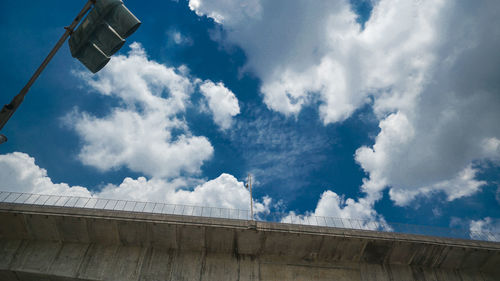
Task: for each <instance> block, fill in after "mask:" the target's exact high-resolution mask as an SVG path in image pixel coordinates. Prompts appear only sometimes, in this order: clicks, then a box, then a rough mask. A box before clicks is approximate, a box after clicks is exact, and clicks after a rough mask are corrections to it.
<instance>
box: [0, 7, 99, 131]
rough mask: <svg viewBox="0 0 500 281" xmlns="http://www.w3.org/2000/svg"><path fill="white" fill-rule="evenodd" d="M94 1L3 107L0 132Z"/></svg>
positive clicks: (0, 115)
mask: <svg viewBox="0 0 500 281" xmlns="http://www.w3.org/2000/svg"><path fill="white" fill-rule="evenodd" d="M95 1H96V0H89V1H88V2H87V4H85V6H84V7H83V9H82V10H81V11H80V13H78V16H76V18H75V19H74V20H73V22H72V23H71V25H70V26H67V27H65V28H64V29H66V32H64V34H63V36H62V37H61V38H60V39H59V41H57V43H56V45H55V46H54V48H53V49H52V51H50V53H49V55H48V56H47V57H46V58H45V60H44V61H43V62H42V64H41V65H40V66H39V67H38V69H37V70H36V71H35V74H33V76H31V79H30V80H29V81H28V83H27V84H26V85H25V86H24V87H23V88H22V90H21V91H20V92H19V94H17V96H15V97H14V98H13V99H12V101H11V102H10V103H9V104H6V105H4V107H3V108H2V111H0V130H1V129H2V128H3V126H5V124H6V123H7V121H9V119H10V117H11V116H12V114H14V112H15V111H16V109H17V108H18V107H19V106H20V105H21V103H22V102H23V100H24V97H25V96H26V94H27V93H28V91H29V89H30V88H31V86H32V85H33V83H35V81H36V79H37V78H38V76H40V74H41V73H42V71H43V70H44V69H45V67H46V66H47V65H48V64H49V62H50V60H52V58H53V57H54V55H55V54H56V53H57V51H58V50H59V49H60V48H61V46H62V45H63V44H64V42H65V41H66V39H68V37H69V36H70V35H71V33H72V32H73V30H74V29H75V27H76V26H77V25H78V23H79V22H80V21H81V19H82V18H83V16H84V15H85V14H86V13H87V12H88V11H89V10H90V9H91V8H92V5H93V4H94V3H95Z"/></svg>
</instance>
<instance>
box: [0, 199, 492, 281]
mask: <svg viewBox="0 0 500 281" xmlns="http://www.w3.org/2000/svg"><path fill="white" fill-rule="evenodd" d="M47 200H48V199H47ZM68 200H69V199H68ZM115 201H116V200H115ZM26 202H29V201H28V200H25V201H24V203H12V202H10V203H9V202H2V203H0V280H5V281H10V280H16V281H18V280H22V281H24V280H30V281H31V280H57V281H59V280H64V281H70V280H120V281H122V280H123V281H126V280H147V281H153V280H155V281H159V280H186V281H188V280H189V281H192V280H217V281H225V280H227V281H229V280H231V281H232V280H239V281H245V280H255V281H257V280H259V281H268V280H269V281H271V280H272V281H278V280H280V281H281V280H283V281H285V280H286V281H288V280H297V281H298V280H304V281H305V280H307V281H311V280H359V281H364V280H419V281H420V280H450V281H451V280H463V281H466V280H481V281H483V280H484V281H493V280H500V243H498V242H491V241H478V240H470V239H457V238H446V237H437V236H426V235H417V234H403V233H394V232H384V231H376V230H365V229H348V228H339V227H325V226H311V225H297V224H286V223H273V222H263V221H252V220H248V219H237V218H230V216H228V217H229V218H228V217H225V218H222V217H203V216H198V215H176V214H167V213H163V212H144V211H142V212H138V211H126V210H124V209H125V208H121V210H116V205H117V204H118V203H116V204H115V206H114V207H113V208H107V207H106V206H104V207H102V208H88V207H86V206H79V207H75V206H76V205H77V204H72V207H67V205H68V204H67V202H69V201H65V202H66V203H64V204H59V205H57V204H38V203H36V202H35V203H33V202H31V203H26ZM124 202H126V201H124ZM45 203H47V201H46V202H45ZM144 204H146V203H144ZM106 205H107V204H106ZM136 205H137V204H136ZM155 207H156V206H155ZM134 208H135V206H134ZM141 208H142V206H141ZM145 208H146V205H145V206H144V209H145ZM113 209H114V210H113ZM144 209H143V210H144ZM154 209H155V208H154V207H153V210H154Z"/></svg>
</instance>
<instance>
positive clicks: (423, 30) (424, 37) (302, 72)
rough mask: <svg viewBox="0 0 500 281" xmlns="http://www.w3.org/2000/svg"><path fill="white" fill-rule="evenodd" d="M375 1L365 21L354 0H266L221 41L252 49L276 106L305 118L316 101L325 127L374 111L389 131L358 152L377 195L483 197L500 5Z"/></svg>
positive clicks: (267, 96) (254, 65)
mask: <svg viewBox="0 0 500 281" xmlns="http://www.w3.org/2000/svg"><path fill="white" fill-rule="evenodd" d="M193 2H196V1H193ZM222 2H224V1H211V4H210V5H207V6H204V8H203V9H204V10H203V12H200V13H202V14H204V15H209V16H210V13H211V12H215V13H217V11H218V10H217V9H215V7H216V6H217V5H218V4H216V3H219V4H220V3H222ZM372 3H373V4H374V7H373V11H372V14H371V16H370V19H369V20H368V21H367V22H366V23H365V25H364V28H362V27H361V25H360V24H359V23H358V22H357V21H356V19H357V16H356V14H355V13H354V12H353V11H352V9H351V7H350V5H349V2H348V1H322V2H320V3H315V5H310V4H309V3H307V2H305V1H286V3H285V1H264V0H262V1H260V7H261V11H260V14H259V15H260V16H259V17H246V16H241V14H239V13H237V12H236V13H234V15H235V16H239V19H238V20H235V19H231V20H230V21H223V20H220V21H218V22H219V23H221V25H222V28H224V30H225V32H226V33H227V36H225V37H221V38H225V39H224V40H227V41H229V42H231V43H234V44H237V45H239V46H240V47H241V48H243V49H244V51H245V53H246V54H247V57H248V63H247V65H246V67H245V69H246V70H248V71H253V72H254V73H255V74H257V75H258V76H259V78H260V79H261V80H262V87H261V92H262V94H263V98H264V102H265V103H266V105H267V106H268V107H269V108H271V109H273V110H275V111H278V112H281V113H283V114H285V115H287V116H298V113H299V112H300V111H301V110H302V108H303V107H304V106H306V105H316V104H318V111H319V117H320V118H321V120H323V122H324V123H325V125H327V124H330V123H335V122H342V121H343V120H345V119H347V118H349V117H350V116H351V115H352V114H353V113H354V112H355V111H356V109H359V108H360V107H361V106H363V105H364V104H366V103H369V104H371V105H372V106H373V110H374V112H375V114H376V116H377V118H378V119H379V122H380V124H379V126H380V129H381V130H380V133H379V135H378V136H377V137H376V139H375V143H374V145H373V146H371V147H361V148H360V149H359V150H358V151H356V154H355V158H356V161H357V162H358V163H359V164H360V165H361V167H362V168H363V169H364V171H365V172H366V173H367V174H368V177H367V179H365V181H364V183H363V187H362V189H363V191H365V192H366V193H367V194H368V195H367V199H368V200H378V199H379V198H380V191H382V190H383V189H384V188H387V187H389V188H391V191H390V195H391V198H392V199H393V200H394V201H395V202H396V204H398V205H406V204H408V203H409V202H411V200H412V199H413V198H415V197H416V196H418V195H422V194H423V195H425V194H427V195H428V194H432V193H433V192H435V191H442V192H444V193H445V194H446V195H447V199H448V200H454V199H457V198H461V197H464V196H468V195H471V194H473V193H474V192H477V191H478V190H479V189H480V187H481V186H482V185H484V182H482V181H479V180H476V179H475V175H476V173H477V171H478V169H479V168H477V167H476V166H474V163H475V161H477V160H482V159H489V160H494V161H498V159H499V142H498V140H499V139H500V127H499V126H498V124H497V123H498V120H500V111H499V110H498V108H500V95H498V92H499V91H500V84H499V83H498V81H499V79H498V73H499V72H500V57H499V56H498V55H497V50H498V49H500V34H499V32H500V31H499V30H498V29H497V28H496V26H498V25H499V24H500V22H499V21H500V18H498V16H497V15H498V13H499V12H500V5H498V3H497V2H496V1H494V0H488V1H483V2H481V4H477V3H469V2H466V1H459V2H455V1H447V0H439V1H435V0H421V1H396V0H380V1H373V2H372ZM212 7H214V8H213V9H212ZM191 8H192V9H194V10H196V9H197V8H196V7H194V6H192V7H191ZM227 9H235V11H236V10H237V8H234V7H231V6H228V7H227ZM228 14H231V13H228ZM214 17H215V16H214ZM277 19H279V20H277Z"/></svg>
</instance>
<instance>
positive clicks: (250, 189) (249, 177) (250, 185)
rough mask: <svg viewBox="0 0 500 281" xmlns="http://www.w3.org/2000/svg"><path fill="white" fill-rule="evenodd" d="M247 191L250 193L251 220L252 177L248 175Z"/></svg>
mask: <svg viewBox="0 0 500 281" xmlns="http://www.w3.org/2000/svg"><path fill="white" fill-rule="evenodd" d="M248 189H249V191H250V218H251V219H252V220H254V218H253V198H252V175H250V174H248Z"/></svg>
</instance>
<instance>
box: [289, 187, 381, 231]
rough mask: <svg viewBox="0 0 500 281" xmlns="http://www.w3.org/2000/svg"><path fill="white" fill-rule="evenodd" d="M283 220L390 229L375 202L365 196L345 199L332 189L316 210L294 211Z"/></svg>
mask: <svg viewBox="0 0 500 281" xmlns="http://www.w3.org/2000/svg"><path fill="white" fill-rule="evenodd" d="M336 219H343V220H336ZM282 222H288V223H299V224H313V225H323V226H336V227H345V228H361V229H380V230H382V229H389V227H388V225H387V224H386V222H385V220H384V219H383V218H382V217H381V216H380V215H378V214H377V212H376V211H375V210H374V208H373V203H372V202H370V201H369V200H366V199H364V198H361V199H359V200H354V199H351V198H347V199H345V198H344V197H342V196H339V195H337V193H335V192H333V191H330V190H327V191H325V192H323V194H321V198H320V199H319V201H318V204H317V206H316V209H315V210H314V212H308V213H306V214H305V215H297V214H296V213H295V212H293V211H292V212H290V213H289V215H287V216H285V217H284V218H283V219H282Z"/></svg>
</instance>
